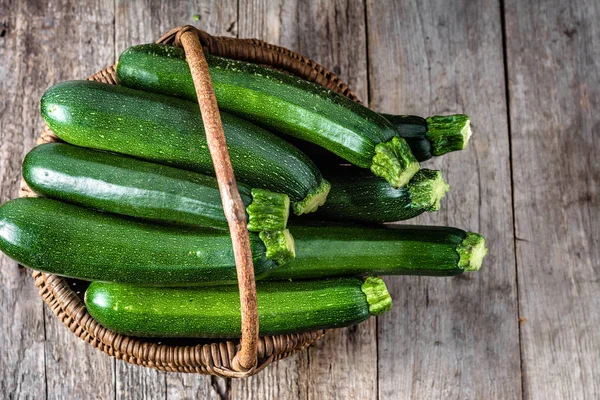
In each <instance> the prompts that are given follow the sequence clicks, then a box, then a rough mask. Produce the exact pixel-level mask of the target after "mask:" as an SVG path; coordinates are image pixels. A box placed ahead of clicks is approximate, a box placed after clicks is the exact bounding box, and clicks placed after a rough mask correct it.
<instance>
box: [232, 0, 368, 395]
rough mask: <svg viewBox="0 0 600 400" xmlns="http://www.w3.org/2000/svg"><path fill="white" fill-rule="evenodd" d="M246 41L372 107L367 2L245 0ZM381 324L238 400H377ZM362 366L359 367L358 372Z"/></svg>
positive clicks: (304, 358) (295, 363)
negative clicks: (282, 50) (336, 82)
mask: <svg viewBox="0 0 600 400" xmlns="http://www.w3.org/2000/svg"><path fill="white" fill-rule="evenodd" d="M239 37H257V38H259V39H262V40H265V41H267V42H269V43H273V44H279V45H282V46H285V47H287V48H290V49H292V50H295V51H298V52H300V53H302V54H304V55H306V56H308V57H311V58H312V59H314V60H316V61H318V62H320V63H321V64H323V65H325V66H326V67H327V68H330V69H331V70H332V71H333V72H335V73H336V74H340V75H341V76H342V78H343V79H344V80H345V81H346V82H347V83H349V84H350V86H351V87H352V88H353V90H354V91H355V93H356V94H357V95H358V96H359V97H360V98H361V99H363V100H364V101H367V100H368V98H367V58H366V32H365V15H364V4H363V3H362V2H360V1H341V0H338V1H325V0H321V1H316V2H314V1H303V0H286V1H277V2H273V1H268V2H267V1H261V0H255V1H241V2H240V19H239ZM376 353H377V343H376V323H375V320H373V319H372V320H369V321H368V322H366V323H363V324H361V325H360V326H358V327H355V328H351V329H341V330H338V331H336V332H335V333H333V334H330V335H328V336H326V337H325V338H324V339H323V340H322V341H320V342H319V343H318V344H316V345H315V346H313V347H311V348H310V349H309V350H308V352H307V353H305V354H302V355H299V356H296V357H295V358H294V359H292V360H285V361H282V362H279V363H277V365H275V366H272V367H269V368H268V369H266V370H265V371H263V372H262V373H261V374H260V375H258V376H257V377H253V378H251V379H248V380H245V381H237V380H234V381H233V382H232V395H233V396H232V397H233V398H235V399H238V398H239V399H253V398H256V399H285V398H314V399H324V398H327V399H334V398H339V399H371V398H373V399H374V398H376V396H377V354H376ZM357 367H358V368H357Z"/></svg>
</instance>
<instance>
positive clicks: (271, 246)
mask: <svg viewBox="0 0 600 400" xmlns="http://www.w3.org/2000/svg"><path fill="white" fill-rule="evenodd" d="M258 236H259V237H260V239H261V240H262V241H263V243H264V244H265V247H266V249H267V250H266V256H267V258H268V259H269V260H273V261H275V262H276V263H277V264H278V265H282V264H284V263H285V262H286V261H288V260H290V259H293V258H295V257H296V246H295V245H294V238H293V236H292V234H291V233H290V231H289V230H288V229H284V230H280V231H262V232H260V233H259V234H258Z"/></svg>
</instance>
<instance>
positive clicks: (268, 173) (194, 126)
mask: <svg viewBox="0 0 600 400" xmlns="http://www.w3.org/2000/svg"><path fill="white" fill-rule="evenodd" d="M41 107H42V115H43V117H44V119H45V120H46V122H47V123H48V125H49V126H50V128H52V130H53V131H54V132H55V133H56V134H57V135H58V136H59V137H60V138H61V139H63V140H64V141H66V142H69V143H72V144H75V145H78V146H82V147H90V148H94V149H100V150H108V151H114V152H116V153H122V154H128V155H132V156H135V157H137V158H142V159H146V160H150V161H154V162H157V163H160V164H168V165H172V166H176V167H180V168H183V169H189V170H192V171H196V172H201V173H211V174H212V173H213V172H214V169H213V164H212V159H211V157H210V153H209V150H208V147H207V143H206V136H205V134H204V129H203V124H202V118H201V115H200V111H199V110H198V105H197V104H194V103H192V102H188V101H184V100H180V99H175V98H172V97H168V96H162V95H158V94H152V93H145V92H141V91H138V90H133V89H130V88H126V87H123V86H116V85H107V84H102V83H98V82H93V81H73V82H63V83H59V84H58V85H55V86H53V87H52V88H50V89H48V90H47V91H46V93H44V96H43V97H42V101H41ZM221 119H222V121H223V128H224V130H225V135H226V137H227V144H228V147H229V154H230V156H231V162H232V165H233V169H234V171H235V174H236V177H237V178H238V179H239V180H240V181H242V182H245V183H247V184H249V185H251V186H252V187H254V188H259V189H267V190H271V191H273V192H276V193H284V194H287V195H288V196H289V197H290V199H291V200H292V201H293V205H292V206H293V210H294V212H295V213H296V214H303V213H308V212H312V211H314V210H316V208H317V207H318V206H319V205H322V204H323V203H324V202H325V199H326V197H327V193H328V192H329V183H328V182H327V181H325V180H324V179H323V178H322V176H321V174H320V172H319V171H318V170H317V168H316V167H315V165H314V164H313V163H312V162H311V161H310V160H309V159H308V158H307V157H306V156H305V155H304V154H302V153H301V152H300V151H298V150H297V149H295V148H294V147H293V146H291V145H289V144H288V143H286V142H285V141H284V140H282V139H280V138H278V137H276V136H274V135H272V134H270V133H268V132H267V131H265V130H263V129H261V128H259V127H257V126H255V125H253V124H251V123H249V122H246V121H244V120H242V119H240V118H237V117H234V116H232V115H228V114H226V113H222V114H221Z"/></svg>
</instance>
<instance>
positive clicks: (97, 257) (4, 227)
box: [0, 198, 275, 286]
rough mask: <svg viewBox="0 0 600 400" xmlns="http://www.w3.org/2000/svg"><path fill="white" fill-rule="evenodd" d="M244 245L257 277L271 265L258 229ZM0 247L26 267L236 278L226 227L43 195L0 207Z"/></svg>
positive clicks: (80, 274)
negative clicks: (178, 223)
mask: <svg viewBox="0 0 600 400" xmlns="http://www.w3.org/2000/svg"><path fill="white" fill-rule="evenodd" d="M250 245H251V248H252V254H253V261H254V268H255V273H256V275H257V276H261V275H262V274H264V273H266V272H267V271H268V270H270V269H271V268H273V267H275V262H274V261H271V260H268V259H266V258H265V246H264V244H263V243H262V241H261V240H260V238H259V237H258V234H253V233H251V234H250ZM0 250H2V251H3V252H4V253H6V254H7V255H8V256H9V257H11V258H13V259H14V260H16V261H18V262H19V263H21V264H23V265H25V266H27V267H30V268H32V269H36V270H41V271H45V272H49V273H52V274H57V275H64V276H69V277H74V278H78V279H84V280H100V281H119V282H127V283H138V284H150V285H169V286H175V285H194V284H206V283H235V282H237V274H236V269H235V260H234V257H233V248H232V246H231V237H230V236H229V232H226V231H219V230H209V229H199V228H196V229H192V228H185V227H168V226H160V225H151V224H146V223H142V222H138V221H134V220H130V219H125V218H121V217H117V216H115V215H112V214H103V213H99V212H96V211H92V210H88V209H85V208H82V207H79V206H75V205H71V204H67V203H62V202H59V201H57V200H51V199H46V198H23V199H16V200H11V201H9V202H7V203H5V204H4V205H3V206H2V207H0Z"/></svg>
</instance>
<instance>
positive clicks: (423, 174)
mask: <svg viewBox="0 0 600 400" xmlns="http://www.w3.org/2000/svg"><path fill="white" fill-rule="evenodd" d="M449 190H450V185H448V184H447V183H446V181H445V180H444V178H443V177H442V172H441V171H435V170H430V169H422V170H420V171H419V172H417V173H416V174H415V176H414V177H413V178H412V179H411V180H410V182H409V183H408V192H409V193H410V201H411V207H412V208H418V209H421V210H426V211H430V212H431V211H437V210H439V209H440V202H441V200H442V198H443V197H444V196H445V195H446V193H447V192H448V191H449Z"/></svg>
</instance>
